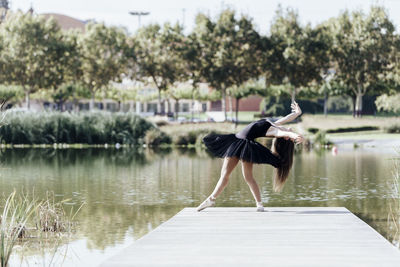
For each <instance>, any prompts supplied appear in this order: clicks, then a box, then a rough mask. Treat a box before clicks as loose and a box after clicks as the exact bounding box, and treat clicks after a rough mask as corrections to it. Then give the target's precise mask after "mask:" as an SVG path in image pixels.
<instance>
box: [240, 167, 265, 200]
mask: <svg viewBox="0 0 400 267" xmlns="http://www.w3.org/2000/svg"><path fill="white" fill-rule="evenodd" d="M242 173H243V177H244V180H245V181H246V183H247V184H248V186H249V187H250V190H251V193H252V194H253V197H254V199H255V200H256V202H257V203H260V202H261V195H260V189H259V188H258V185H257V182H256V180H254V177H253V163H251V162H247V161H242Z"/></svg>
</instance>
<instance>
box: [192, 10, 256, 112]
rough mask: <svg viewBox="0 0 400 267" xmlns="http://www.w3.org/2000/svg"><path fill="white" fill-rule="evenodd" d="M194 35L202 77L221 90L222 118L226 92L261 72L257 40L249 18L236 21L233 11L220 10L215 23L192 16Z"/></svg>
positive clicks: (205, 18)
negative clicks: (198, 46) (198, 47)
mask: <svg viewBox="0 0 400 267" xmlns="http://www.w3.org/2000/svg"><path fill="white" fill-rule="evenodd" d="M194 33H195V35H196V37H197V39H198V40H199V43H200V46H201V47H202V54H201V55H202V56H201V60H202V64H201V68H202V76H203V79H204V80H206V81H207V82H208V83H209V85H210V86H211V87H212V88H214V89H216V90H219V91H221V98H222V99H221V102H222V110H223V112H224V117H225V119H226V104H225V98H226V91H227V89H228V88H229V87H231V86H233V85H235V86H236V87H239V86H241V85H242V84H243V83H244V82H246V81H248V80H249V79H251V78H256V77H257V76H258V75H259V74H260V71H261V67H260V59H261V55H262V46H261V38H260V36H259V34H258V33H257V32H256V31H255V29H254V26H253V24H252V21H251V19H250V18H248V17H246V16H243V15H242V16H241V17H240V18H239V19H237V18H236V15H235V11H234V10H230V9H226V10H223V11H222V12H221V13H220V14H219V16H218V18H217V19H216V21H212V20H211V18H209V17H208V16H206V15H204V14H198V16H197V17H196V26H195V29H194Z"/></svg>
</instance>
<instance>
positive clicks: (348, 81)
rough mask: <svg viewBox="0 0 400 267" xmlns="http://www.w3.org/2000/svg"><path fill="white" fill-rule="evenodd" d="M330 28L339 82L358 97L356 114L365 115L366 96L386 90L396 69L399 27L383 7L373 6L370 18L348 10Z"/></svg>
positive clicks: (348, 93)
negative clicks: (388, 79)
mask: <svg viewBox="0 0 400 267" xmlns="http://www.w3.org/2000/svg"><path fill="white" fill-rule="evenodd" d="M328 25H329V27H330V28H331V31H332V35H333V49H332V53H333V59H334V61H335V65H336V68H335V69H336V75H335V76H336V77H335V79H336V80H339V81H342V82H343V83H344V84H345V85H346V88H345V89H347V90H348V91H347V92H346V94H347V95H351V96H354V97H356V105H355V107H356V108H355V113H356V114H355V115H356V116H361V112H362V97H363V96H364V95H365V94H366V93H367V92H371V91H373V92H374V93H378V92H379V91H382V90H383V89H385V88H386V86H384V84H385V82H387V81H385V78H386V77H387V73H389V72H391V71H392V70H393V67H394V64H393V58H394V56H395V53H396V52H395V51H396V37H395V27H394V25H393V23H392V22H391V21H390V19H389V17H388V15H387V12H386V11H385V10H384V9H383V8H382V7H371V10H370V12H369V14H367V15H365V14H364V13H363V12H362V11H354V12H351V13H350V12H348V11H345V12H342V14H340V16H339V17H338V18H334V19H331V20H330V21H329V22H328ZM397 45H398V43H397Z"/></svg>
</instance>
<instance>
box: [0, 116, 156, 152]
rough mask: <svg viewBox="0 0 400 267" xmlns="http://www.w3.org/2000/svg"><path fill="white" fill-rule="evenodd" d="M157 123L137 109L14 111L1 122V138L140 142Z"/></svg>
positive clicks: (31, 141)
mask: <svg viewBox="0 0 400 267" xmlns="http://www.w3.org/2000/svg"><path fill="white" fill-rule="evenodd" d="M3 115H4V114H3ZM154 127H155V126H154V125H153V124H152V123H150V122H148V121H146V120H145V119H143V118H141V117H140V116H137V115H136V114H134V113H111V112H104V111H93V112H79V113H69V112H26V111H10V112H8V113H7V115H6V116H5V117H4V119H3V122H2V123H1V127H0V142H1V143H3V144H29V145H34V144H54V143H64V144H90V145H96V144H116V143H119V144H128V145H138V144H142V143H143V139H144V137H145V134H146V132H147V131H148V130H149V129H152V128H154Z"/></svg>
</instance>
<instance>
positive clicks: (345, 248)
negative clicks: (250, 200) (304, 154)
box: [101, 207, 400, 267]
mask: <svg viewBox="0 0 400 267" xmlns="http://www.w3.org/2000/svg"><path fill="white" fill-rule="evenodd" d="M255 209H256V208H235V207H232V208H231V207H227V208H223V207H212V208H207V209H205V210H203V211H201V212H197V211H196V209H195V208H184V209H183V210H181V211H180V212H178V213H177V214H176V215H175V216H174V217H172V218H171V219H170V220H168V221H166V222H164V223H162V224H161V225H160V226H159V227H157V228H156V229H154V230H152V231H151V232H150V233H148V234H147V235H145V236H143V237H142V238H140V239H138V240H137V241H136V242H135V243H134V244H133V245H131V246H129V247H128V248H126V249H124V250H123V251H121V252H120V253H118V254H117V255H115V256H113V257H111V258H110V259H108V260H107V261H106V262H104V263H103V264H102V265H101V266H107V267H108V266H171V267H172V266H173V267H176V266H218V267H221V266H240V267H249V266H274V267H275V266H304V267H311V266H318V267H321V266H324V267H325V266H335V267H338V266H340V267H343V266H360V267H367V266H371V267H386V266H393V267H399V266H400V250H399V249H397V248H396V247H395V246H393V245H392V244H391V243H390V242H389V241H387V240H386V239H385V238H384V237H383V236H381V235H380V234H379V233H378V232H376V231H375V230H374V229H373V228H371V227H370V226H369V225H367V224H366V223H365V222H363V221H362V220H361V219H359V218H358V217H357V216H355V215H354V214H353V213H351V212H350V211H349V210H347V209H346V208H344V207H273V208H272V207H266V208H265V209H266V211H265V212H256V211H255Z"/></svg>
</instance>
